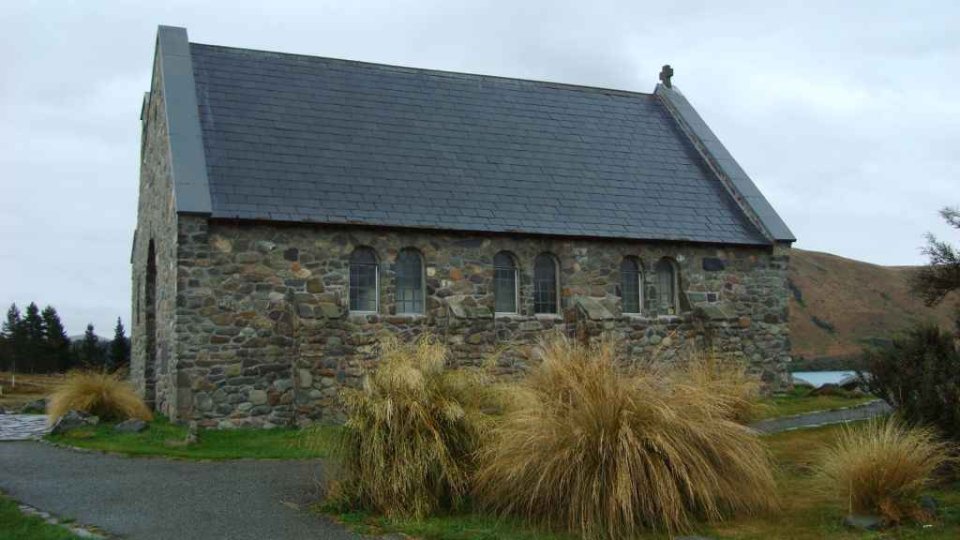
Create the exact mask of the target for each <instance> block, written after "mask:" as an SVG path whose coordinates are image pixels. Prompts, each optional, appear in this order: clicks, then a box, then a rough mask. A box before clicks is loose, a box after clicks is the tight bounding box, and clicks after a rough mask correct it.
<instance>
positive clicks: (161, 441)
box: [47, 417, 340, 460]
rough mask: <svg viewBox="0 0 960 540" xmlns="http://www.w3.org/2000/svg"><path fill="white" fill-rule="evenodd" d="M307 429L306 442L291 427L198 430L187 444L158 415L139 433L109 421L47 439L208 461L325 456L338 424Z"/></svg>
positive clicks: (181, 432) (183, 434)
mask: <svg viewBox="0 0 960 540" xmlns="http://www.w3.org/2000/svg"><path fill="white" fill-rule="evenodd" d="M311 432H312V433H313V434H314V435H313V438H314V440H313V443H312V444H310V445H307V444H305V442H304V437H303V432H302V431H299V430H295V429H282V428H277V429H269V430H264V429H234V430H201V431H200V433H199V434H198V438H197V442H196V444H192V445H189V446H187V445H184V443H183V441H184V440H185V438H186V436H187V428H186V427H184V426H179V425H175V424H171V423H170V422H168V421H167V420H166V419H165V418H163V417H158V418H157V419H156V420H155V421H154V422H152V423H151V424H150V427H149V428H147V429H146V430H144V431H142V432H140V433H116V432H115V431H113V425H111V424H101V425H97V426H91V427H89V428H79V429H75V430H72V431H69V432H67V433H65V434H63V435H49V436H47V439H48V440H50V441H52V442H54V443H58V444H65V445H69V446H75V447H79V448H87V449H91V450H99V451H104V452H116V453H120V454H125V455H129V456H164V457H170V458H179V459H209V460H223V459H244V458H249V459H312V458H323V457H329V456H330V455H331V454H332V448H333V447H334V445H335V441H336V438H337V436H338V434H339V433H340V428H337V427H332V426H330V427H327V426H324V427H317V428H315V429H313V430H311ZM323 441H326V444H323Z"/></svg>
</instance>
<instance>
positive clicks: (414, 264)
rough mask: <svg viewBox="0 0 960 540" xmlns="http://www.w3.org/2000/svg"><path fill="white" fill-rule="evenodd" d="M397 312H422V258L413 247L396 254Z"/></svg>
mask: <svg viewBox="0 0 960 540" xmlns="http://www.w3.org/2000/svg"><path fill="white" fill-rule="evenodd" d="M396 278H397V313H423V258H422V257H420V253H419V252H418V251H417V250H415V249H413V248H406V249H403V250H401V251H400V254H399V255H398V256H397V270H396Z"/></svg>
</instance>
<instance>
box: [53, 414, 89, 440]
mask: <svg viewBox="0 0 960 540" xmlns="http://www.w3.org/2000/svg"><path fill="white" fill-rule="evenodd" d="M98 423H100V418H99V417H97V416H94V415H92V414H88V413H85V412H82V411H68V412H67V414H65V415H63V416H61V417H60V418H59V419H58V420H57V422H56V423H55V424H54V425H53V429H51V430H50V433H53V434H54V435H60V434H62V433H66V432H68V431H70V430H71V429H77V428H81V427H85V426H95V425H97V424H98Z"/></svg>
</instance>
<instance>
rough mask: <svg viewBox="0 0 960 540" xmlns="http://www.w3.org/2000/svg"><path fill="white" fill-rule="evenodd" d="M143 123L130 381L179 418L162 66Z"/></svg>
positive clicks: (173, 223)
mask: <svg viewBox="0 0 960 540" xmlns="http://www.w3.org/2000/svg"><path fill="white" fill-rule="evenodd" d="M144 121H145V128H144V131H143V134H142V141H141V157H140V199H139V208H138V212H137V229H136V234H135V236H134V242H133V251H132V253H131V257H130V263H131V266H132V274H133V276H132V277H133V279H132V283H131V285H132V287H133V294H132V306H131V311H132V317H131V329H130V330H131V362H130V377H131V380H132V382H133V384H134V385H135V386H136V388H137V389H138V390H139V392H140V393H141V395H145V396H147V397H148V399H150V400H151V401H153V402H154V405H155V407H156V409H157V410H159V411H161V412H163V413H164V414H167V415H169V416H171V417H176V412H177V411H176V409H177V405H176V380H175V378H174V373H175V370H174V366H175V363H176V356H175V351H174V350H173V344H174V343H176V339H175V332H174V322H175V319H174V312H175V309H176V275H177V262H176V261H177V244H176V239H177V214H176V212H175V211H174V202H173V186H172V183H173V179H172V176H171V174H170V148H169V145H168V138H167V136H168V133H167V122H166V111H165V110H164V100H163V84H162V80H161V73H160V69H159V64H158V63H155V65H154V76H153V87H152V88H151V92H150V99H149V103H148V105H147V107H146V108H145V110H144ZM151 241H152V242H153V246H154V253H155V265H156V290H155V295H154V301H155V305H156V309H155V318H154V325H155V330H153V329H151V328H150V327H151V324H149V322H148V320H149V319H150V318H151V317H150V316H149V313H148V312H149V310H148V305H149V304H150V299H149V298H148V289H149V287H148V281H149V280H148V276H147V267H148V259H149V252H150V249H149V248H150V243H151ZM151 334H153V335H154V337H153V338H151V337H150V335H151ZM151 344H152V346H151ZM151 352H152V354H151ZM151 388H152V389H151Z"/></svg>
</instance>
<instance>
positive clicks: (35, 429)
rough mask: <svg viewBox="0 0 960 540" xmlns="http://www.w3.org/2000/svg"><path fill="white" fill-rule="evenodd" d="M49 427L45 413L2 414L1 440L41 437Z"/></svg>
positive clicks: (0, 415) (25, 439)
mask: <svg viewBox="0 0 960 540" xmlns="http://www.w3.org/2000/svg"><path fill="white" fill-rule="evenodd" d="M47 429H48V427H47V416H46V415H44V414H0V441H28V440H30V439H39V438H40V437H42V436H43V435H44V434H45V433H46V432H47Z"/></svg>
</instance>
